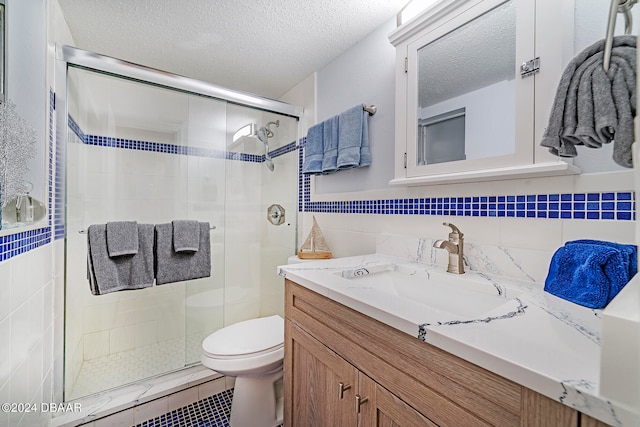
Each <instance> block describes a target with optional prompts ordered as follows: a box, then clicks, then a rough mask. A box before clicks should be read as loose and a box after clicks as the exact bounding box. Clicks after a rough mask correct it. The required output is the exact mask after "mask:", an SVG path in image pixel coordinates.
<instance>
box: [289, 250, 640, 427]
mask: <svg viewBox="0 0 640 427" xmlns="http://www.w3.org/2000/svg"><path fill="white" fill-rule="evenodd" d="M363 268H364V269H367V273H368V271H375V270H376V268H378V269H380V268H383V269H384V268H386V269H389V268H400V269H404V270H405V271H411V269H413V271H415V272H416V274H418V275H420V274H422V275H425V274H426V275H427V277H428V275H429V274H440V275H446V276H449V277H451V276H453V277H455V279H456V280H457V279H459V280H461V281H465V282H469V284H470V285H469V286H478V287H479V288H482V289H483V292H485V291H487V289H492V291H491V292H494V293H495V295H497V296H502V297H503V298H504V302H502V301H500V302H499V303H498V304H494V305H493V306H491V307H490V308H489V309H488V310H487V311H486V312H477V313H473V314H472V315H466V316H461V315H455V314H451V311H447V310H441V309H435V308H431V307H429V306H426V305H423V304H420V303H417V302H415V301H412V300H411V299H408V298H404V297H401V296H398V297H390V296H389V295H390V294H389V293H382V292H376V291H375V290H372V289H371V288H370V287H366V286H355V285H352V284H353V282H351V281H349V280H348V279H346V278H345V277H343V275H345V274H353V272H357V271H358V270H359V269H363ZM345 271H346V272H347V273H342V272H345ZM278 274H279V275H280V276H282V277H285V278H287V279H290V280H292V281H294V282H296V283H298V284H300V285H302V286H305V287H306V288H308V289H311V290H313V291H315V292H317V293H319V294H321V295H324V296H326V297H328V298H330V299H332V300H334V301H337V302H339V303H341V304H343V305H345V306H347V307H350V308H352V309H355V310H357V311H359V312H361V313H363V314H365V315H367V316H370V317H372V318H374V319H376V320H379V321H381V322H383V323H385V324H387V325H389V326H392V327H394V328H396V329H398V330H401V331H403V332H405V333H407V334H409V335H411V336H414V337H416V338H417V339H421V340H423V341H425V342H428V343H429V344H432V345H435V346H437V347H439V348H441V349H443V350H445V351H448V352H450V353H452V354H454V355H456V356H458V357H461V358H463V359H465V360H467V361H469V362H471V363H474V364H476V365H478V366H481V367H483V368H485V369H488V370H490V371H492V372H494V373H496V374H499V375H501V376H503V377H505V378H508V379H510V380H512V381H514V382H516V383H518V384H521V385H524V386H526V387H528V388H530V389H532V390H535V391H537V392H538V393H541V394H543V395H545V396H547V397H549V398H552V399H554V400H556V401H559V402H562V403H563V404H565V405H568V406H570V407H572V408H575V409H576V410H578V411H580V412H582V413H585V414H587V415H589V416H591V417H593V418H596V419H599V420H601V421H603V422H605V423H607V424H610V425H613V426H638V425H640V416H639V414H638V412H639V411H638V408H629V407H626V406H625V405H623V404H620V403H616V402H612V401H610V400H609V399H606V398H604V397H603V396H601V395H600V393H599V388H600V387H599V386H600V355H601V347H600V346H601V325H602V319H601V315H602V311H601V310H592V309H589V308H586V307H582V306H579V305H576V304H573V303H570V302H568V301H565V300H562V299H560V298H557V297H555V296H553V295H550V294H548V293H546V292H544V291H543V287H544V286H543V284H541V283H536V282H531V281H524V280H516V279H510V278H505V277H499V276H494V275H490V274H486V273H478V272H473V271H470V272H467V273H465V274H464V275H460V276H457V275H456V276H454V275H451V274H449V273H446V272H445V271H444V268H442V267H440V266H437V265H428V264H421V263H415V262H412V261H411V260H410V259H407V258H399V257H394V256H389V255H382V254H372V255H364V256H356V257H348V258H337V259H331V260H324V261H314V262H305V263H296V264H289V265H284V266H280V267H278ZM442 277H444V276H442ZM447 280H450V279H449V278H448V279H447Z"/></svg>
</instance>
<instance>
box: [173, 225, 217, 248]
mask: <svg viewBox="0 0 640 427" xmlns="http://www.w3.org/2000/svg"><path fill="white" fill-rule="evenodd" d="M172 224H173V250H174V251H176V252H198V247H199V246H200V224H199V223H198V221H194V220H184V219H178V220H175V221H173V222H172ZM207 233H209V231H207Z"/></svg>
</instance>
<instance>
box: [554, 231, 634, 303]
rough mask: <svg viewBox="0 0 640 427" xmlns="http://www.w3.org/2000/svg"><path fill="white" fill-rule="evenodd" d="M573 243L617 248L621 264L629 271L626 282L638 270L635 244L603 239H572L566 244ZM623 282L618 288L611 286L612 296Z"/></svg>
mask: <svg viewBox="0 0 640 427" xmlns="http://www.w3.org/2000/svg"><path fill="white" fill-rule="evenodd" d="M574 243H586V244H591V245H603V246H609V247H611V248H614V249H617V250H619V251H620V253H621V255H622V256H621V258H622V266H623V267H624V268H626V269H627V270H628V271H629V279H628V280H627V282H628V281H629V280H631V278H632V277H633V276H635V275H636V273H637V272H638V248H637V246H635V245H625V244H622V243H615V242H606V241H603V240H587V239H583V240H574V241H572V242H567V243H566V244H567V245H571V244H574ZM625 284H626V282H625V283H622V284H621V285H622V286H620V287H619V288H613V289H612V291H613V292H614V294H613V295H612V298H613V297H614V296H616V295H617V294H618V292H620V291H621V290H622V288H623V287H624V285H625Z"/></svg>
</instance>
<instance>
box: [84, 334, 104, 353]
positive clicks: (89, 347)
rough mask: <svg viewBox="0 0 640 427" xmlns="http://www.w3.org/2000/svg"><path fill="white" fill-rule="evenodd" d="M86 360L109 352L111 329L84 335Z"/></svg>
mask: <svg viewBox="0 0 640 427" xmlns="http://www.w3.org/2000/svg"><path fill="white" fill-rule="evenodd" d="M83 352H84V360H91V359H95V358H96V357H101V356H106V355H107V354H109V331H100V332H94V333H92V334H86V335H85V336H84V346H83Z"/></svg>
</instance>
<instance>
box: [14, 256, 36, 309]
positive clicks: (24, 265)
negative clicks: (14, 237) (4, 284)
mask: <svg viewBox="0 0 640 427" xmlns="http://www.w3.org/2000/svg"><path fill="white" fill-rule="evenodd" d="M34 257H35V251H32V252H28V253H24V254H21V255H18V256H16V257H13V258H11V259H10V261H9V262H10V265H11V309H12V310H15V309H16V308H18V306H19V305H21V304H23V303H24V302H25V301H26V300H27V299H28V298H29V291H30V288H31V285H30V283H29V271H30V270H31V269H32V265H31V262H30V261H31V259H33V258H34Z"/></svg>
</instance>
